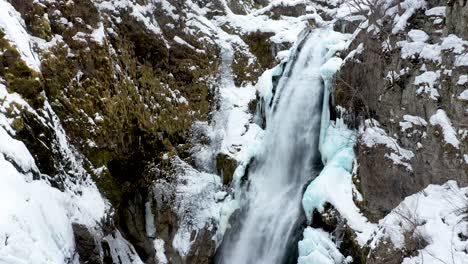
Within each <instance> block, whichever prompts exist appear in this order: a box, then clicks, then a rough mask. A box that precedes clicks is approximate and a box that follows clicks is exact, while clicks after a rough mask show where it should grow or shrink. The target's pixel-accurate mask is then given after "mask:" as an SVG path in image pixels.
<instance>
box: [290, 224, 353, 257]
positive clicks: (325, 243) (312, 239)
mask: <svg viewBox="0 0 468 264" xmlns="http://www.w3.org/2000/svg"><path fill="white" fill-rule="evenodd" d="M297 263H298V264H335V263H350V262H345V258H344V257H343V255H342V254H341V253H340V251H338V249H337V248H336V246H335V243H333V241H332V240H331V238H330V234H329V233H327V232H325V231H323V230H321V229H313V228H311V227H307V228H306V229H305V230H304V239H303V240H301V241H299V258H298V260H297Z"/></svg>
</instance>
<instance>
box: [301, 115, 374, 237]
mask: <svg viewBox="0 0 468 264" xmlns="http://www.w3.org/2000/svg"><path fill="white" fill-rule="evenodd" d="M355 140H356V139H355V134H354V133H353V132H352V131H351V130H349V129H348V128H347V127H346V125H345V124H344V121H343V120H342V119H338V120H337V121H336V122H330V124H329V127H328V129H327V132H326V137H325V140H324V142H323V143H322V144H321V154H322V159H323V161H324V164H325V167H324V168H323V170H322V171H321V172H320V174H319V176H318V177H317V178H315V179H314V180H313V181H312V182H311V183H310V184H309V186H308V187H307V189H306V191H305V192H304V196H303V199H302V206H303V208H304V212H305V214H306V217H307V219H308V220H309V222H310V221H311V218H312V213H313V211H314V209H317V210H318V211H319V212H323V210H324V207H323V206H324V205H325V203H326V202H329V203H330V204H332V205H333V206H334V207H335V208H336V209H337V210H338V212H340V214H341V216H343V217H344V218H345V219H346V220H347V221H348V224H349V225H350V226H351V228H353V229H354V230H355V231H356V232H357V233H358V238H357V239H358V242H359V243H360V244H361V245H363V244H364V243H365V242H366V240H367V238H368V237H369V236H370V232H371V231H372V230H373V226H372V224H371V223H369V222H368V221H367V219H366V218H365V217H364V216H363V215H362V214H361V213H360V211H359V208H357V207H356V205H355V204H354V202H353V196H354V195H356V190H355V188H354V187H353V182H352V172H353V162H354V160H355V154H354V149H353V148H354V144H355Z"/></svg>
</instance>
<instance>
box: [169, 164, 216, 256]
mask: <svg viewBox="0 0 468 264" xmlns="http://www.w3.org/2000/svg"><path fill="white" fill-rule="evenodd" d="M173 159H174V160H173V164H175V166H176V171H175V175H174V176H175V177H176V180H177V185H176V190H175V193H176V196H175V208H174V209H175V212H176V214H177V215H178V224H179V228H178V230H177V233H176V234H175V236H174V239H173V241H172V246H173V247H174V249H175V250H177V252H179V253H180V254H181V256H186V255H187V254H188V253H189V251H190V248H191V245H192V243H193V242H194V240H195V239H196V235H195V238H194V237H193V234H198V232H199V231H201V230H202V229H203V228H207V229H208V230H212V229H213V228H214V225H213V224H214V223H215V222H217V221H218V219H219V218H220V212H221V206H222V204H220V203H217V202H216V199H215V196H216V193H217V192H218V191H220V190H221V188H222V183H221V179H220V177H219V176H218V175H215V174H209V173H205V172H199V171H197V170H195V169H194V168H193V167H191V166H190V165H189V164H187V163H185V162H184V161H182V160H180V159H179V158H178V157H174V158H173Z"/></svg>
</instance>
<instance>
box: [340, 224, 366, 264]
mask: <svg viewBox="0 0 468 264" xmlns="http://www.w3.org/2000/svg"><path fill="white" fill-rule="evenodd" d="M340 252H341V253H342V254H343V255H344V256H351V257H353V264H365V263H367V255H368V253H369V248H368V247H363V248H362V247H361V246H359V244H358V243H357V241H356V234H354V232H353V230H352V229H351V228H350V227H349V226H346V227H345V229H344V233H343V239H342V242H341V244H340Z"/></svg>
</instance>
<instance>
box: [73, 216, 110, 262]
mask: <svg viewBox="0 0 468 264" xmlns="http://www.w3.org/2000/svg"><path fill="white" fill-rule="evenodd" d="M72 228H73V235H74V236H75V248H76V252H77V253H78V255H79V260H80V264H85V263H86V264H103V261H102V259H101V257H100V245H99V243H98V241H96V238H95V237H94V235H93V233H92V232H91V231H90V230H89V229H88V228H87V227H86V226H84V225H80V224H76V223H74V224H73V225H72Z"/></svg>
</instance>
